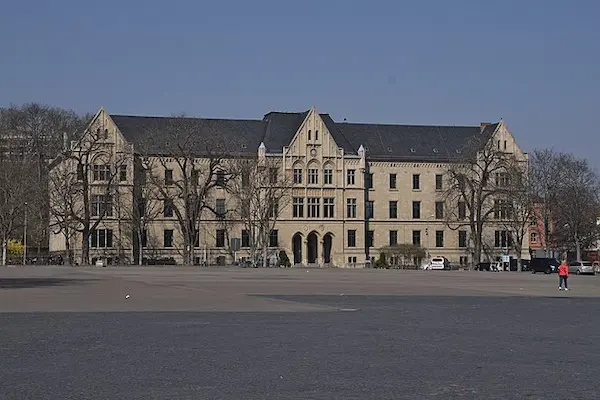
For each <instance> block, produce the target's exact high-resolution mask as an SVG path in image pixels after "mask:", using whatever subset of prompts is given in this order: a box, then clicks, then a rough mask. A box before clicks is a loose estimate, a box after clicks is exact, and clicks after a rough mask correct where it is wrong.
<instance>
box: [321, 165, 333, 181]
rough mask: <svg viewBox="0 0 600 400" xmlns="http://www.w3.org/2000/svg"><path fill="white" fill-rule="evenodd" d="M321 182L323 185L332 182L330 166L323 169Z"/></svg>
mask: <svg viewBox="0 0 600 400" xmlns="http://www.w3.org/2000/svg"><path fill="white" fill-rule="evenodd" d="M323 183H324V184H325V185H332V184H333V170H332V169H331V168H325V170H324V171H323Z"/></svg>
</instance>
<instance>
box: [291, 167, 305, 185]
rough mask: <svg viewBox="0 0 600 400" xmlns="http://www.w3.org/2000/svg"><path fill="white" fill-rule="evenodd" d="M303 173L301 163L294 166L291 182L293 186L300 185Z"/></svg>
mask: <svg viewBox="0 0 600 400" xmlns="http://www.w3.org/2000/svg"><path fill="white" fill-rule="evenodd" d="M303 171H304V165H302V163H300V162H297V163H295V164H294V167H293V179H294V180H293V182H294V184H295V185H299V184H301V183H302V181H303V178H304V177H303Z"/></svg>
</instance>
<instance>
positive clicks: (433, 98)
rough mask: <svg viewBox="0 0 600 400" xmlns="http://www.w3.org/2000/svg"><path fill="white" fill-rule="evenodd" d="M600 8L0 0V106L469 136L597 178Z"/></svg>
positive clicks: (423, 1) (535, 2)
mask: <svg viewBox="0 0 600 400" xmlns="http://www.w3.org/2000/svg"><path fill="white" fill-rule="evenodd" d="M598 20H600V2H598V1H591V0H590V1H588V0H572V1H566V0H564V1H554V0H545V1H541V0H520V1H512V0H503V1H500V0H490V1H481V0H479V1H478V0H452V1H443V0H440V1H428V0H420V1H417V0H415V1H400V0H396V1H379V0H371V1H368V2H367V1H361V2H356V3H354V4H353V2H351V1H348V0H346V1H338V0H330V1H327V0H323V1H313V0H305V1H301V2H297V1H294V2H291V1H283V0H279V1H275V0H273V1H271V0H255V1H227V0H221V1H218V2H217V1H201V0H196V1H183V0H180V1H177V0H173V1H169V2H166V1H156V0H146V1H137V0H128V1H125V0H121V1H114V0H105V1H97V2H91V1H90V2H88V1H84V0H79V1H77V0H62V1H61V0H56V1H53V2H49V1H41V0H37V1H36V0H30V1H27V0H21V1H17V0H8V1H7V2H3V4H2V7H1V8H0V105H3V106H5V105H8V104H10V103H16V104H21V103H24V102H32V101H37V102H43V103H47V104H52V105H57V106H61V107H66V108H72V109H75V110H77V111H79V112H94V111H96V110H97V109H98V108H99V107H100V106H101V105H104V106H105V107H107V109H108V111H109V112H111V113H115V114H117V113H121V114H124V113H126V114H146V115H170V114H174V113H182V112H185V113H187V114H190V115H196V116H206V117H222V118H262V116H263V115H264V114H265V113H267V112H268V111H270V110H280V111H300V110H306V109H308V108H310V107H311V106H313V105H314V106H316V107H317V109H318V110H319V111H320V112H327V113H330V114H331V115H332V116H333V117H334V119H336V120H342V119H343V118H347V119H348V121H353V122H380V123H406V124H444V125H478V124H479V123H480V122H481V121H497V120H498V119H500V118H503V119H504V120H505V121H506V123H507V124H508V126H509V128H510V129H511V131H512V132H513V134H514V135H515V136H516V137H517V140H518V141H519V143H520V144H521V146H522V147H523V148H524V149H525V150H527V151H531V150H533V149H534V148H538V147H551V148H555V149H557V150H562V151H569V152H573V153H576V154H577V155H579V156H581V157H586V158H588V159H590V161H591V162H592V164H593V165H595V166H596V167H598V168H600V135H599V134H598V132H597V131H596V129H597V128H596V126H597V124H596V123H595V122H596V121H595V117H596V114H597V113H598V112H599V111H600V110H599V108H598V105H599V103H598V93H599V92H600V83H599V79H598V71H600V65H599V64H600V52H599V51H598V48H599V39H600V32H599V31H600V28H599V27H598V23H597V21H598Z"/></svg>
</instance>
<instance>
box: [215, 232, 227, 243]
mask: <svg viewBox="0 0 600 400" xmlns="http://www.w3.org/2000/svg"><path fill="white" fill-rule="evenodd" d="M216 239H217V240H216V243H215V246H216V247H225V229H217V233H216Z"/></svg>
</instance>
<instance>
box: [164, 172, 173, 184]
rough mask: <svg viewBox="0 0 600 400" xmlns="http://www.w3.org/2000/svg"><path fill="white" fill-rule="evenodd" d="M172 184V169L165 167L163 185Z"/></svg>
mask: <svg viewBox="0 0 600 400" xmlns="http://www.w3.org/2000/svg"><path fill="white" fill-rule="evenodd" d="M172 184H173V170H172V169H165V185H172Z"/></svg>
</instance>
